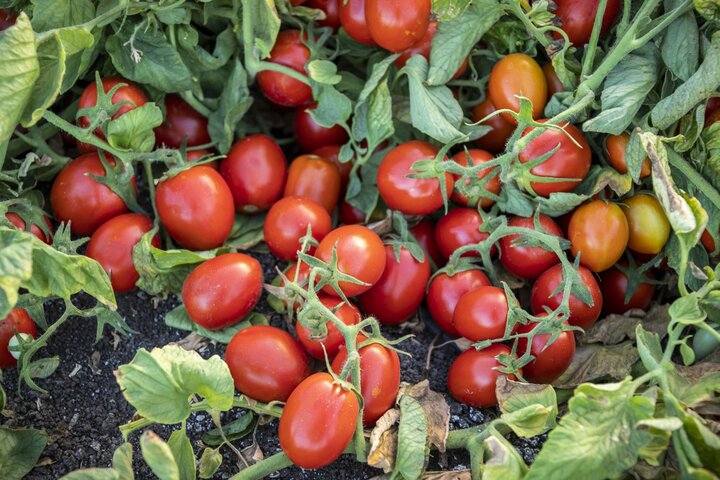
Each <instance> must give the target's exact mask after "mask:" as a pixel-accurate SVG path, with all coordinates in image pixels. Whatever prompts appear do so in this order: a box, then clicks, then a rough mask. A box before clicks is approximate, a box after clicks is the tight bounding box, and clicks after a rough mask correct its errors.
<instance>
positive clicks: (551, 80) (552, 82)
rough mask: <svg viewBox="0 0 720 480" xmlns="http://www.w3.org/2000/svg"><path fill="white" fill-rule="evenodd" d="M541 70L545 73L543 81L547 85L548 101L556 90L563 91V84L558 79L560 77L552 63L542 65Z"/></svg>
mask: <svg viewBox="0 0 720 480" xmlns="http://www.w3.org/2000/svg"><path fill="white" fill-rule="evenodd" d="M542 71H543V73H544V74H545V81H546V82H547V86H548V101H550V99H551V98H552V97H553V95H555V94H556V93H558V92H564V91H565V85H563V83H562V82H561V81H560V78H559V77H558V76H557V73H556V72H555V67H553V64H552V63H546V64H545V65H543V66H542Z"/></svg>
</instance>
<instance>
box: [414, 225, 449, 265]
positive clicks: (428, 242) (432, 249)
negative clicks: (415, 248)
mask: <svg viewBox="0 0 720 480" xmlns="http://www.w3.org/2000/svg"><path fill="white" fill-rule="evenodd" d="M410 233H412V234H413V236H414V237H415V240H417V242H418V244H419V245H420V246H421V247H422V249H423V250H425V253H426V254H428V255H430V258H431V259H432V261H433V262H435V265H436V266H440V265H442V264H443V263H444V261H445V259H444V258H443V256H442V254H441V253H440V249H439V248H438V246H437V242H435V224H434V223H433V222H432V221H431V220H428V219H427V218H423V219H422V220H420V222H419V223H418V224H417V225H415V226H414V227H411V228H410Z"/></svg>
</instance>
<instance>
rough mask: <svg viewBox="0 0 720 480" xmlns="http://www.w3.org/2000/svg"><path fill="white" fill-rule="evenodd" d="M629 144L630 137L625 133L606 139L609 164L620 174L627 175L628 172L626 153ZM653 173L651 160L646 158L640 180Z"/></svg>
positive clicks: (641, 168)
mask: <svg viewBox="0 0 720 480" xmlns="http://www.w3.org/2000/svg"><path fill="white" fill-rule="evenodd" d="M629 142H630V135H629V134H627V133H625V132H623V133H621V134H620V135H608V136H607V138H606V139H605V151H606V152H607V160H608V163H609V164H610V166H611V167H613V168H614V169H615V170H617V171H618V173H622V174H625V173H627V172H628V167H627V160H626V158H625V152H626V150H627V146H628V143H629ZM651 172H652V166H651V165H650V158H649V157H645V158H644V159H643V161H642V166H641V167H640V178H645V177H648V176H649V175H650V173H651Z"/></svg>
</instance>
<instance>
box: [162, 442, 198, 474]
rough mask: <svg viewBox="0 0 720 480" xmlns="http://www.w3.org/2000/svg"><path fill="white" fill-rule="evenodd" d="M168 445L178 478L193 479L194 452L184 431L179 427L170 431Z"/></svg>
mask: <svg viewBox="0 0 720 480" xmlns="http://www.w3.org/2000/svg"><path fill="white" fill-rule="evenodd" d="M168 447H170V451H171V452H172V454H173V457H174V458H175V463H176V464H177V467H178V471H179V473H180V480H195V478H196V475H195V452H193V447H192V445H191V444H190V439H189V438H188V436H187V435H186V434H185V431H184V430H182V429H180V430H175V431H174V432H173V433H171V434H170V438H169V439H168Z"/></svg>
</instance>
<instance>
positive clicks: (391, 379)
mask: <svg viewBox="0 0 720 480" xmlns="http://www.w3.org/2000/svg"><path fill="white" fill-rule="evenodd" d="M358 343H359V340H358ZM358 353H360V392H361V393H362V396H363V400H364V406H363V424H364V425H365V426H369V425H372V424H374V423H375V422H376V421H377V420H378V419H379V418H380V417H382V416H383V415H384V414H385V412H387V411H388V410H389V409H390V407H392V406H393V403H395V398H396V397H397V394H398V390H399V389H400V359H399V358H398V354H397V353H396V352H395V351H394V350H390V349H389V348H387V347H384V346H382V345H380V344H379V343H371V344H369V345H366V346H364V347H362V348H361V349H360V350H358ZM347 357H348V355H347V350H345V347H344V346H343V347H341V348H340V352H338V354H337V356H336V357H335V360H334V361H333V363H332V369H333V371H334V372H335V374H336V375H339V374H340V372H342V369H343V367H344V366H345V362H347Z"/></svg>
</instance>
